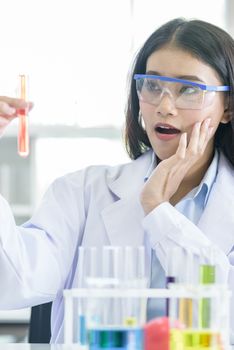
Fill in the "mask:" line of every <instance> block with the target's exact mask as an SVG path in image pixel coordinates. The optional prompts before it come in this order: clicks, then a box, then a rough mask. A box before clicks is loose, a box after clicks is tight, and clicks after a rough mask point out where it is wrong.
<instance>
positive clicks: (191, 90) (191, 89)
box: [180, 85, 200, 95]
mask: <svg viewBox="0 0 234 350" xmlns="http://www.w3.org/2000/svg"><path fill="white" fill-rule="evenodd" d="M199 90H200V89H199V88H197V87H196V86H188V85H184V86H182V87H181V89H180V93H181V94H186V95H192V94H197V93H199Z"/></svg>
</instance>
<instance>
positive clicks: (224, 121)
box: [220, 108, 232, 124]
mask: <svg viewBox="0 0 234 350" xmlns="http://www.w3.org/2000/svg"><path fill="white" fill-rule="evenodd" d="M231 119H232V112H231V111H230V110H229V109H228V108H226V109H225V110H224V113H223V117H222V119H221V120H220V123H222V124H227V123H229V122H230V121H231Z"/></svg>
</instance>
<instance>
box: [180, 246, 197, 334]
mask: <svg viewBox="0 0 234 350" xmlns="http://www.w3.org/2000/svg"><path fill="white" fill-rule="evenodd" d="M184 254H185V259H184V266H185V271H184V276H183V278H182V279H184V281H183V282H184V284H185V285H187V286H190V285H193V279H194V256H193V253H192V252H191V251H188V250H187V251H185V252H184ZM179 320H180V322H181V323H182V324H183V325H184V326H185V327H186V328H191V327H192V325H193V300H192V299H190V298H181V299H180V302H179Z"/></svg>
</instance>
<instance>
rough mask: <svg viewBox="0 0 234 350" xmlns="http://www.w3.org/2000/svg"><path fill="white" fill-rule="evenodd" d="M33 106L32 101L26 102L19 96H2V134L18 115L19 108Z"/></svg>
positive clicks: (0, 104)
mask: <svg viewBox="0 0 234 350" xmlns="http://www.w3.org/2000/svg"><path fill="white" fill-rule="evenodd" d="M32 107H33V103H32V102H25V101H24V100H22V99H19V98H12V97H7V96H0V136H1V135H2V134H3V133H4V131H5V129H6V127H7V125H8V124H9V123H10V122H11V120H13V119H14V118H16V117H17V110H18V109H24V108H26V109H28V111H30V110H31V109H32Z"/></svg>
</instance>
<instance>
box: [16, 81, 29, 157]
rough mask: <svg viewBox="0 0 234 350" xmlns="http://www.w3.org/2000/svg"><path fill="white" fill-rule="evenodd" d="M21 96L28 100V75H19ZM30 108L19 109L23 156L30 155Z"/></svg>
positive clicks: (19, 136)
mask: <svg viewBox="0 0 234 350" xmlns="http://www.w3.org/2000/svg"><path fill="white" fill-rule="evenodd" d="M19 79H20V81H19V84H20V98H22V99H23V100H25V101H26V100H27V83H28V82H27V76H26V75H20V76H19ZM27 114H28V110H27V108H24V109H18V118H19V128H18V153H19V155H20V156H21V157H27V156H28V155H29V133H28V115H27Z"/></svg>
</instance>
